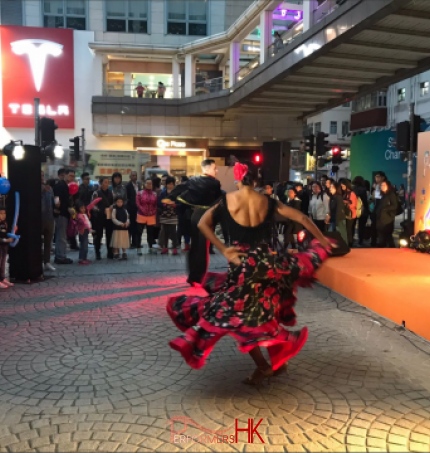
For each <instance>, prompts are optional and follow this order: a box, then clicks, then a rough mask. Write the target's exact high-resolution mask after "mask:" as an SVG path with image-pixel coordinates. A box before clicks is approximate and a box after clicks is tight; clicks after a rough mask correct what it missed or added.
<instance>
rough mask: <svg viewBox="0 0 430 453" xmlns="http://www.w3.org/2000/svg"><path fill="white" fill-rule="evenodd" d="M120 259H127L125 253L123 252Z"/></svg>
mask: <svg viewBox="0 0 430 453" xmlns="http://www.w3.org/2000/svg"><path fill="white" fill-rule="evenodd" d="M121 259H122V260H123V261H125V260H126V259H127V253H123V254H122V258H121Z"/></svg>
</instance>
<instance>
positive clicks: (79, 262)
mask: <svg viewBox="0 0 430 453" xmlns="http://www.w3.org/2000/svg"><path fill="white" fill-rule="evenodd" d="M78 264H81V265H82V264H87V263H86V262H85V260H79V261H78Z"/></svg>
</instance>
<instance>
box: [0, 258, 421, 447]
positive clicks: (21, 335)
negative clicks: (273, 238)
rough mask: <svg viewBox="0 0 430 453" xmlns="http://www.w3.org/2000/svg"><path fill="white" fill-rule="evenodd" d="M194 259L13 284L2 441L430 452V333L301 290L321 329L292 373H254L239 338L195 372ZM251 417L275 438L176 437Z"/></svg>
mask: <svg viewBox="0 0 430 453" xmlns="http://www.w3.org/2000/svg"><path fill="white" fill-rule="evenodd" d="M134 253H135V252H134ZM70 256H71V257H72V258H76V253H74V254H71V255H70ZM184 266H185V259H184V256H178V257H173V256H160V255H157V256H152V255H144V256H143V257H141V258H137V257H136V256H135V254H133V252H130V259H129V261H128V262H106V260H103V261H101V262H97V263H94V264H93V265H91V266H88V267H83V266H78V265H71V266H63V267H61V268H60V269H59V271H58V272H57V273H54V275H56V278H52V279H48V280H46V281H45V282H41V283H37V284H33V285H17V286H16V287H15V288H13V289H11V290H8V291H3V292H1V293H0V298H1V303H0V342H1V348H0V453H1V452H18V451H38V452H39V451H40V452H54V451H58V452H68V451H82V452H90V451H91V452H92V451H104V452H136V451H145V452H146V451H157V452H171V451H178V450H186V451H190V452H191V451H202V452H203V451H232V452H235V451H245V452H252V451H257V452H258V451H262V452H263V451H267V452H283V451H293V452H300V451H312V452H319V451H351V452H353V451H359V452H364V451H369V452H370V451H390V452H391V451H402V452H403V451H417V452H429V451H430V379H429V376H430V357H429V354H430V345H429V344H428V343H426V342H424V341H423V340H421V339H420V338H417V337H415V336H414V335H413V334H410V333H408V332H404V331H401V330H399V329H398V328H396V327H395V326H394V325H393V324H392V323H390V322H388V321H386V320H384V319H382V318H380V317H378V316H376V315H374V314H372V313H371V312H369V311H367V310H366V309H364V308H362V307H359V306H357V305H355V304H353V303H351V302H349V301H347V300H345V299H343V298H341V297H340V296H338V295H336V294H332V293H331V292H330V291H328V290H327V289H325V288H322V287H320V286H316V288H315V289H314V290H310V289H306V290H301V291H300V293H299V302H298V313H299V325H300V326H303V325H307V326H308V327H309V329H310V337H309V341H308V343H307V345H306V346H305V348H304V350H303V351H302V352H301V353H300V354H299V356H298V357H296V358H295V359H294V360H292V361H291V364H290V370H289V374H288V375H284V376H279V377H276V378H274V379H272V381H271V382H270V384H265V385H264V386H263V387H260V388H252V387H248V386H245V385H243V384H241V380H242V379H243V378H244V377H245V376H247V375H248V374H250V373H251V372H252V371H253V368H254V367H253V364H252V362H251V360H250V358H249V357H248V356H247V355H244V354H241V353H239V352H238V351H237V349H236V347H235V343H234V342H233V340H231V339H230V338H225V339H223V340H222V341H221V342H220V344H218V345H217V346H216V348H215V350H214V351H213V353H212V355H211V357H210V359H209V361H208V364H207V366H206V367H205V368H204V369H202V370H199V371H195V370H192V369H190V368H189V367H188V366H187V365H185V364H184V362H183V360H182V358H181V357H180V356H179V354H178V353H177V352H175V351H173V350H171V349H170V348H169V347H168V345H167V343H168V341H169V339H171V338H173V337H174V336H176V335H177V333H178V331H177V330H176V328H175V327H174V326H173V325H172V323H171V321H170V319H169V318H168V316H167V314H166V312H165V302H166V297H167V296H168V295H170V294H174V293H179V292H182V291H184V290H186V289H187V288H186V286H185V285H184V280H185V279H184ZM212 267H213V268H223V267H224V259H223V258H222V257H221V256H220V255H219V254H218V255H215V256H212ZM405 303H406V301H405ZM174 417H178V418H177V420H179V421H182V423H178V422H176V423H175V424H173V420H174ZM248 418H251V419H254V420H255V423H257V421H258V420H259V419H261V418H262V419H263V421H262V423H261V425H260V426H259V428H258V431H259V433H260V434H261V436H262V438H263V440H264V442H265V443H264V444H262V443H261V442H259V439H258V438H255V439H254V440H255V443H254V444H249V443H247V442H246V440H247V439H246V434H244V433H242V434H240V437H239V440H240V443H238V444H236V443H208V442H201V443H195V442H193V441H191V440H190V441H189V442H186V443H185V442H184V443H182V444H179V443H175V442H174V441H175V438H173V437H172V436H171V427H172V426H173V429H174V430H175V431H179V430H180V429H181V428H183V434H184V435H189V436H201V435H204V434H205V430H212V431H216V432H219V433H221V434H227V435H232V434H234V424H235V419H238V420H239V424H240V427H245V426H246V423H247V420H248ZM209 438H211V439H212V438H213V434H212V435H211V436H210V437H209ZM176 440H177V439H176ZM201 440H202V439H201ZM206 440H208V439H206Z"/></svg>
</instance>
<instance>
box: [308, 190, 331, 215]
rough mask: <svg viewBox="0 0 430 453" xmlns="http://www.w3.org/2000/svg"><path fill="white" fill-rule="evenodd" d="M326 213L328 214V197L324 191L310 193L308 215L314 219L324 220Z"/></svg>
mask: <svg viewBox="0 0 430 453" xmlns="http://www.w3.org/2000/svg"><path fill="white" fill-rule="evenodd" d="M327 214H329V215H330V198H329V197H328V195H327V194H325V193H324V192H321V193H320V194H318V196H317V195H315V194H313V195H312V198H311V199H310V202H309V215H310V216H311V217H312V218H313V219H314V220H325V218H326V216H327Z"/></svg>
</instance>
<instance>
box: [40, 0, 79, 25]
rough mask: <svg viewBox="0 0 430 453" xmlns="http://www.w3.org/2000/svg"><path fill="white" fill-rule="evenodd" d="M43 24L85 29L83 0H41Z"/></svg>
mask: <svg viewBox="0 0 430 453" xmlns="http://www.w3.org/2000/svg"><path fill="white" fill-rule="evenodd" d="M43 26H44V27H50V28H73V29H74V30H86V29H87V6H86V1H85V0H43Z"/></svg>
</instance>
